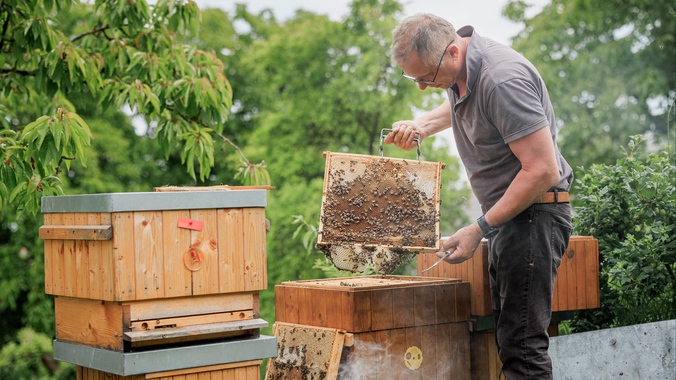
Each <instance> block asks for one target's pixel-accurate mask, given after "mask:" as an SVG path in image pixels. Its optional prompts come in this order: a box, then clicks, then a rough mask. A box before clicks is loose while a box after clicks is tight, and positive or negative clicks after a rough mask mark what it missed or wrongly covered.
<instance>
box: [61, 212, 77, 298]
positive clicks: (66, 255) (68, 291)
mask: <svg viewBox="0 0 676 380" xmlns="http://www.w3.org/2000/svg"><path fill="white" fill-rule="evenodd" d="M62 218H63V219H62V220H63V222H64V224H69V225H73V224H75V214H74V213H64V214H62ZM62 242H63V245H64V252H63V269H64V270H63V279H62V281H63V282H62V283H63V293H62V295H65V296H68V297H75V296H76V295H77V262H76V261H77V241H75V240H62Z"/></svg>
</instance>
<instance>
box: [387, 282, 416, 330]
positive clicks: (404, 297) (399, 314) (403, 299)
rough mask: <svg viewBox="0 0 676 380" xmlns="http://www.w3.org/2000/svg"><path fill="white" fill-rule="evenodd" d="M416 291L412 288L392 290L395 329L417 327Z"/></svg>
mask: <svg viewBox="0 0 676 380" xmlns="http://www.w3.org/2000/svg"><path fill="white" fill-rule="evenodd" d="M414 294H415V291H414V290H413V289H412V288H395V289H392V304H393V309H394V328H397V329H399V328H404V327H410V326H414V325H415V313H414V312H413V310H414V307H415V296H414Z"/></svg>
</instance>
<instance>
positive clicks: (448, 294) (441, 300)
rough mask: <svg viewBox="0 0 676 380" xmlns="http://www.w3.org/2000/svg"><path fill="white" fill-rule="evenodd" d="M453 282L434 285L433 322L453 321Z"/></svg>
mask: <svg viewBox="0 0 676 380" xmlns="http://www.w3.org/2000/svg"><path fill="white" fill-rule="evenodd" d="M456 303H457V301H456V299H455V284H444V285H440V286H435V287H434V305H435V306H434V310H435V318H434V320H435V323H436V324H440V323H449V322H455V314H456V308H457V306H456Z"/></svg>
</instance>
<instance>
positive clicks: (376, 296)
mask: <svg viewBox="0 0 676 380" xmlns="http://www.w3.org/2000/svg"><path fill="white" fill-rule="evenodd" d="M392 297H393V295H392V290H391V289H385V290H383V291H379V292H375V291H373V292H371V313H372V314H371V315H372V316H371V319H372V320H373V323H372V326H371V327H372V328H373V330H375V331H378V330H386V329H392V328H394V314H395V312H396V311H395V310H394V306H393V305H394V303H393V300H392Z"/></svg>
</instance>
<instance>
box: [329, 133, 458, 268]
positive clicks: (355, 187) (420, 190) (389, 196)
mask: <svg viewBox="0 0 676 380" xmlns="http://www.w3.org/2000/svg"><path fill="white" fill-rule="evenodd" d="M383 131H385V130H383ZM382 140H383V136H382V132H381V139H380V141H381V143H380V144H381V145H380V148H381V155H380V156H368V155H357V154H345V153H332V152H325V153H324V157H325V158H326V169H325V174H324V193H323V198H322V210H321V217H320V224H319V234H318V243H317V247H318V248H319V249H320V250H321V251H322V252H324V254H325V256H326V257H327V258H329V259H330V260H331V261H332V262H333V264H334V265H335V266H336V268H338V269H341V270H347V271H350V272H355V273H357V272H363V271H365V270H366V268H367V267H368V266H369V265H373V268H374V270H375V272H376V273H381V274H390V273H392V272H394V270H395V269H396V268H397V267H399V266H400V265H402V264H405V263H408V262H410V261H411V260H412V259H413V258H414V256H415V255H416V254H418V253H421V252H436V251H438V250H439V205H440V200H439V189H440V187H441V186H440V175H441V169H443V168H444V167H445V165H444V164H443V163H441V162H426V161H420V150H419V148H418V159H417V160H407V159H398V158H387V157H383V156H382Z"/></svg>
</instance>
